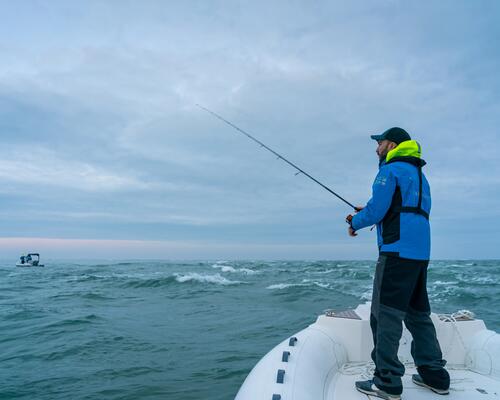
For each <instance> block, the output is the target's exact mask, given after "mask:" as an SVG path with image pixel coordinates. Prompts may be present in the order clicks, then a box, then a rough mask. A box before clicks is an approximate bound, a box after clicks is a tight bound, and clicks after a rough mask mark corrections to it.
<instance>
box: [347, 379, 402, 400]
mask: <svg viewBox="0 0 500 400" xmlns="http://www.w3.org/2000/svg"><path fill="white" fill-rule="evenodd" d="M356 389H358V391H360V392H361V393H364V394H367V395H369V396H377V397H380V398H381V399H385V400H401V395H399V394H389V393H387V392H385V391H383V390H382V389H379V388H378V387H377V386H376V385H375V384H374V383H373V379H370V380H368V381H357V382H356Z"/></svg>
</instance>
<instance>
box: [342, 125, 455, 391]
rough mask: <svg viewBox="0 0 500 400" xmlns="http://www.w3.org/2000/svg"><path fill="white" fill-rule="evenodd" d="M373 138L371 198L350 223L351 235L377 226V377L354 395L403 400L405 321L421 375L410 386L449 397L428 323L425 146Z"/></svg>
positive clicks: (390, 134) (399, 138)
mask: <svg viewBox="0 0 500 400" xmlns="http://www.w3.org/2000/svg"><path fill="white" fill-rule="evenodd" d="M371 138H372V139H374V140H376V141H377V143H378V146H377V155H378V156H379V159H380V168H379V172H378V175H377V177H376V178H375V181H374V183H373V195H372V198H371V199H370V201H368V203H367V204H366V206H365V207H359V211H358V212H357V213H356V214H355V215H354V216H352V215H349V216H348V217H347V222H348V223H349V234H350V235H351V236H356V235H357V233H356V231H358V230H359V229H362V228H365V227H368V226H371V225H374V224H376V225H377V239H378V247H379V253H380V255H379V259H378V262H377V267H376V272H375V279H374V283H373V298H372V307H371V315H370V326H371V329H372V334H373V343H374V348H373V351H372V354H371V356H372V359H373V362H374V363H375V373H374V376H373V379H370V380H368V381H358V382H356V389H358V390H359V391H360V392H363V393H365V394H368V395H373V396H378V397H381V398H383V399H390V400H399V399H400V398H401V393H402V391H403V386H402V382H401V377H402V376H403V375H404V371H405V369H404V366H403V364H401V362H400V361H399V359H398V356H397V353H398V347H399V340H400V338H401V335H402V329H403V327H402V322H403V321H404V323H405V325H406V327H407V328H408V330H409V331H410V333H411V334H412V337H413V342H412V345H411V353H412V356H413V359H414V361H415V366H416V367H417V371H418V374H415V375H413V378H412V380H413V382H414V383H415V384H417V385H420V386H424V387H426V388H429V389H431V390H432V391H434V392H435V393H438V394H448V389H449V385H450V377H449V374H448V372H447V371H446V370H445V369H444V365H445V364H446V361H445V360H443V359H442V353H441V349H440V347H439V343H438V341H437V338H436V330H435V328H434V325H433V323H432V321H431V319H430V306H429V299H428V297H427V288H426V283H427V266H428V264H429V256H430V226H429V212H430V209H431V196H430V188H429V184H428V182H427V179H426V178H425V176H424V174H423V173H422V167H423V166H424V165H425V161H424V160H422V159H421V158H420V156H421V149H420V145H419V144H418V143H417V142H416V141H414V140H411V138H410V135H409V134H408V133H407V132H406V131H405V130H404V129H401V128H391V129H389V130H387V131H385V132H384V133H383V134H381V135H373V136H371Z"/></svg>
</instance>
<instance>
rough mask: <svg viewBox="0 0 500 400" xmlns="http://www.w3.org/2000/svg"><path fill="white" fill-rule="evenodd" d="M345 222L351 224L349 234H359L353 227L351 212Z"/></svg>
mask: <svg viewBox="0 0 500 400" xmlns="http://www.w3.org/2000/svg"><path fill="white" fill-rule="evenodd" d="M345 222H347V223H348V224H349V229H348V231H347V232H349V236H353V237H354V236H358V234H357V233H356V231H355V230H354V229H353V228H352V215H351V214H349V215H348V216H347V217H345Z"/></svg>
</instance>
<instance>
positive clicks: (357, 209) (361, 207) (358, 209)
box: [354, 206, 365, 213]
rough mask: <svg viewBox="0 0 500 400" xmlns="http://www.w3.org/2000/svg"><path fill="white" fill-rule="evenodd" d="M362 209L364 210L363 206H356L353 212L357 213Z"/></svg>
mask: <svg viewBox="0 0 500 400" xmlns="http://www.w3.org/2000/svg"><path fill="white" fill-rule="evenodd" d="M363 208H365V206H357V207H356V208H355V209H354V212H355V213H359V212H360V211H361V210H362V209H363Z"/></svg>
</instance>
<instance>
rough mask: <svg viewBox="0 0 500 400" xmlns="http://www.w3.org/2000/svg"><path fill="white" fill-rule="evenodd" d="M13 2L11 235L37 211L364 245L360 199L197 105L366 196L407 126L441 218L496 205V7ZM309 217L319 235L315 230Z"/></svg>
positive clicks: (0, 68)
mask: <svg viewBox="0 0 500 400" xmlns="http://www.w3.org/2000/svg"><path fill="white" fill-rule="evenodd" d="M0 7H1V8H2V11H3V14H2V15H5V18H4V19H5V24H3V26H2V27H0V37H2V38H3V39H0V50H1V51H2V54H4V56H5V62H3V63H1V64H0V134H1V140H0V146H1V147H0V186H1V194H2V197H3V198H2V199H0V205H2V206H3V210H4V213H3V214H2V215H3V216H2V218H3V222H4V223H5V224H10V225H8V226H9V229H10V230H11V232H14V231H19V230H20V229H21V227H18V226H16V225H15V223H14V222H12V220H13V218H14V216H17V217H20V216H23V215H24V216H26V218H27V220H26V221H25V222H24V225H23V227H22V229H23V231H24V232H27V233H28V234H31V235H32V236H33V235H34V233H33V232H37V234H38V232H39V233H40V234H41V235H43V232H45V233H46V235H48V236H54V235H56V236H58V237H61V236H63V234H66V235H72V237H81V235H88V237H89V238H93V237H97V236H96V235H97V233H95V232H94V231H99V232H105V235H107V236H106V237H107V238H116V237H121V238H123V236H127V235H128V237H129V238H132V237H133V238H136V237H137V235H138V234H139V233H143V232H145V233H144V234H145V235H146V234H147V235H149V236H148V238H151V239H154V238H155V236H156V237H157V238H164V237H166V236H169V237H170V236H173V235H180V236H182V237H183V238H189V237H190V235H191V237H193V238H194V237H196V238H199V237H200V235H204V238H205V239H209V238H212V237H217V238H218V239H220V240H221V241H224V240H225V241H226V242H228V243H229V242H231V240H233V239H234V237H235V236H237V237H240V238H242V239H241V240H247V241H248V242H249V243H250V242H252V240H254V239H255V238H257V237H262V232H265V234H266V235H267V236H266V240H270V241H273V240H274V242H276V243H277V242H279V241H280V240H286V239H287V238H289V239H290V241H295V242H298V241H300V240H309V242H314V241H318V242H321V241H322V240H323V239H324V237H325V235H332V236H331V237H332V238H334V239H335V241H337V242H338V243H342V244H347V243H348V242H347V241H346V240H347V239H345V238H344V237H343V236H340V235H341V234H342V235H343V234H344V232H343V231H342V233H341V231H340V228H339V230H334V231H330V230H329V229H330V224H336V223H337V222H336V221H340V220H342V219H343V214H345V213H347V212H348V211H349V210H348V208H347V207H345V206H344V205H343V204H342V203H340V202H339V201H338V200H337V199H334V198H333V197H331V195H330V194H328V193H326V192H325V191H324V190H323V189H321V188H320V187H318V186H316V185H315V184H314V183H313V182H311V181H309V180H307V179H306V178H305V177H304V176H300V175H299V176H297V177H295V176H294V175H293V174H294V171H293V170H292V169H291V168H290V167H289V166H287V165H286V164H284V163H283V162H282V161H278V160H275V158H274V156H273V155H271V154H269V153H267V152H266V151H265V150H263V149H260V148H259V147H258V146H257V145H256V144H255V143H252V142H250V141H249V140H248V139H247V138H245V137H243V136H241V135H240V134H238V133H237V132H235V131H233V130H232V129H231V128H229V127H228V126H226V125H224V124H222V123H221V122H220V121H218V120H216V119H214V118H213V117H211V116H210V115H208V114H206V113H204V112H203V111H201V110H200V109H198V108H197V107H195V103H201V104H203V105H205V106H207V107H209V108H211V109H213V110H214V111H216V112H219V113H221V114H222V115H223V116H224V117H226V118H228V119H230V120H231V121H232V122H234V123H235V124H237V125H238V126H240V127H241V128H243V129H245V130H248V131H249V132H250V133H252V134H254V135H255V136H256V137H257V138H259V139H260V140H262V141H263V142H264V143H266V144H267V145H269V146H270V147H271V148H273V149H275V150H277V151H278V152H280V153H282V154H283V155H284V156H286V157H287V158H289V159H290V160H291V161H292V162H294V163H296V164H297V165H299V166H300V167H301V168H303V169H305V170H306V171H307V172H309V173H311V174H312V175H313V176H315V177H316V178H318V179H320V181H322V182H324V183H325V184H327V185H328V186H331V187H332V188H333V189H334V190H336V191H338V192H339V194H341V195H342V196H344V197H346V198H347V199H348V200H349V201H351V202H354V203H355V204H363V203H364V202H365V201H366V200H367V199H368V197H369V195H370V185H371V182H372V180H373V177H374V175H375V174H376V169H377V160H376V156H375V153H374V146H373V142H372V141H371V140H370V139H369V135H370V134H373V133H375V132H380V131H382V130H384V129H386V128H388V127H390V126H393V125H401V126H403V127H405V128H407V129H408V130H409V131H410V132H411V133H412V134H413V135H414V136H415V137H416V138H417V139H418V140H419V141H420V142H421V143H422V145H423V149H424V157H425V158H426V160H427V161H428V166H427V167H426V169H425V171H426V173H427V175H428V177H429V180H430V182H431V185H432V189H433V194H434V199H433V200H434V212H433V216H435V218H436V219H439V218H442V219H443V220H444V219H446V218H449V217H450V216H451V215H456V218H457V219H459V218H461V217H463V218H468V217H470V216H474V215H487V214H488V213H493V214H494V215H496V214H498V207H496V205H495V201H494V199H496V198H497V197H498V195H500V191H499V190H498V182H497V179H496V178H495V177H496V176H498V175H500V174H499V173H500V162H499V158H498V157H497V154H498V144H497V140H498V138H497V136H498V135H497V131H498V130H497V125H498V117H497V115H498V113H499V111H500V101H499V96H498V87H499V83H500V78H499V77H498V74H497V73H496V71H497V70H498V67H499V61H500V57H499V56H498V54H497V52H496V46H495V45H494V44H493V41H492V38H493V37H496V36H498V35H497V33H498V29H499V28H498V25H497V24H496V21H495V18H494V17H493V16H494V15H496V14H495V11H498V10H497V8H498V7H497V6H492V5H489V4H488V5H484V4H483V5H471V4H470V3H466V2H458V3H456V2H446V1H445V2H440V3H439V5H436V4H433V5H429V4H418V5H416V4H403V3H399V2H383V3H377V4H374V5H370V6H367V5H366V4H363V5H357V4H345V3H340V2H333V3H317V4H314V5H311V4H308V5H304V4H302V3H293V4H290V3H289V2H273V3H269V4H268V3H259V2H257V3H255V4H252V5H251V6H249V5H248V4H243V3H239V2H232V3H230V4H228V3H227V2H222V3H219V2H213V3H204V2H199V3H196V2H195V3H192V2H190V3H185V4H184V3H177V4H174V3H171V4H165V3H164V2H155V1H152V2H147V4H141V5H140V6H139V5H135V4H133V3H128V4H125V5H123V4H122V5H120V7H117V6H116V4H115V3H113V2H108V3H102V2H90V3H88V4H87V5H86V6H85V7H82V6H81V5H78V4H73V5H68V4H66V3H64V2H54V3H50V4H49V3H33V4H30V7H28V6H25V5H17V6H16V5H13V4H3V5H2V6H0ZM20 8H22V9H23V10H22V11H23V12H21V13H20V12H19V11H20ZM437 10H438V11H439V12H437ZM443 14H444V15H448V18H447V19H446V21H443V19H442V18H441V15H443ZM14 15H16V16H20V17H16V18H13V16H14ZM9 16H10V17H9ZM41 21H50V23H45V22H44V23H42V22H41ZM256 21H258V24H257V23H256ZM481 54H484V55H485V56H484V57H482V56H480V55H481ZM27 155H28V156H27ZM27 187H33V188H36V190H29V189H27ZM479 194H484V195H483V196H482V197H481V196H479ZM485 205H486V206H487V207H485ZM485 209H486V210H488V211H484V210H485ZM326 215H331V218H332V220H329V219H327V217H326ZM29 219H32V220H33V221H37V223H35V222H34V223H33V224H32V225H29V224H28V220H29ZM42 221H43V226H42V227H41V226H40V224H41V223H42ZM0 222H2V221H0ZM64 222H66V224H65V223H64ZM86 222H88V223H86ZM498 222H500V221H498ZM493 223H494V222H493ZM307 224H317V225H319V226H321V228H318V229H317V230H315V231H314V232H312V231H308V232H310V235H309V237H308V238H305V235H304V234H302V233H301V232H302V231H305V230H308V229H310V227H309V226H306V225H307ZM45 226H47V227H45ZM92 226H93V227H94V229H92ZM228 226H230V227H231V229H232V230H231V229H228V228H227V227H228ZM49 227H50V228H49ZM146 227H147V228H146ZM44 229H45V230H44ZM342 229H343V226H342ZM471 234H472V233H471ZM103 235H104V234H103ZM252 235H256V236H252ZM259 235H260V236H259ZM101 238H102V237H101ZM254 242H255V240H254ZM448 243H449V244H448V246H449V248H450V249H451V245H452V243H453V235H452V236H450V239H449V242H448ZM367 251H368V250H367ZM451 253H452V250H450V254H451ZM367 254H368V253H367ZM369 254H371V253H369Z"/></svg>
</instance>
